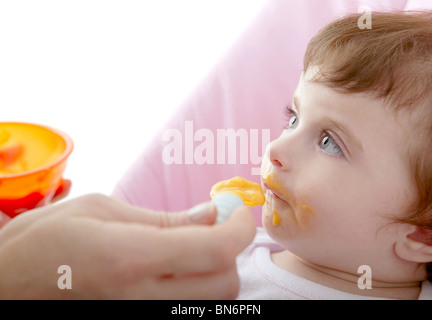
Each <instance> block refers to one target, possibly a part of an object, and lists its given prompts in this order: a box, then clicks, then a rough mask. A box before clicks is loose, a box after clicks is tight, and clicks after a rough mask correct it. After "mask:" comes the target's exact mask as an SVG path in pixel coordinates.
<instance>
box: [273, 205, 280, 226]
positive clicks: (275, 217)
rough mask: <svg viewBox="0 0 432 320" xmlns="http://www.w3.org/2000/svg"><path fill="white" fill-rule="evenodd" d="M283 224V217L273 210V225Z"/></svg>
mask: <svg viewBox="0 0 432 320" xmlns="http://www.w3.org/2000/svg"><path fill="white" fill-rule="evenodd" d="M280 222H281V217H280V215H279V214H278V213H277V211H276V210H274V209H273V225H274V226H277V225H279V223H280Z"/></svg>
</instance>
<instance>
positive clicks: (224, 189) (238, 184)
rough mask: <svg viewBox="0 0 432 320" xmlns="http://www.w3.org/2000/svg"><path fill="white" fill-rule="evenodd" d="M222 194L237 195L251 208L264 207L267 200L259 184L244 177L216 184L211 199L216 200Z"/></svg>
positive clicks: (211, 192)
mask: <svg viewBox="0 0 432 320" xmlns="http://www.w3.org/2000/svg"><path fill="white" fill-rule="evenodd" d="M221 193H232V194H235V195H236V196H238V197H239V198H240V199H242V200H243V202H244V204H245V205H246V206H249V207H254V206H262V205H263V204H264V203H265V200H266V199H265V197H264V193H263V191H262V189H261V186H260V185H259V184H258V183H255V182H252V181H249V180H247V179H245V178H242V177H234V178H231V179H228V180H223V181H220V182H218V183H216V184H215V185H214V186H213V187H212V188H211V191H210V197H211V198H212V199H214V197H216V196H217V195H218V194H221Z"/></svg>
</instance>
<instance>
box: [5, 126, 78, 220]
mask: <svg viewBox="0 0 432 320" xmlns="http://www.w3.org/2000/svg"><path fill="white" fill-rule="evenodd" d="M72 150H73V142H72V139H71V138H70V137H69V136H68V135H66V134H65V133H63V132H61V131H58V130H56V129H52V128H49V127H46V126H41V125H37V124H30V123H18V122H0V211H2V212H4V213H6V214H7V215H8V216H10V217H11V218H13V217H15V216H16V215H18V214H20V213H22V212H25V211H27V210H30V209H34V208H37V207H40V206H43V205H46V204H48V203H49V202H50V201H51V200H52V198H53V197H54V195H56V194H57V193H58V192H59V190H62V189H63V183H64V181H65V180H63V173H64V171H65V169H66V162H67V159H68V157H69V155H70V154H71V152H72Z"/></svg>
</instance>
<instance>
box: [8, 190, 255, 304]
mask: <svg viewBox="0 0 432 320" xmlns="http://www.w3.org/2000/svg"><path fill="white" fill-rule="evenodd" d="M216 215H217V212H216V208H215V207H214V206H213V205H212V204H211V203H207V205H205V204H203V205H200V206H198V207H195V208H194V209H192V210H189V211H185V212H180V213H174V214H173V213H163V212H152V211H149V210H146V209H142V208H137V207H133V206H131V205H129V204H126V203H123V202H120V201H118V200H116V199H113V198H110V197H107V196H103V195H88V196H84V197H81V198H77V199H73V200H70V201H66V202H62V203H59V204H56V205H50V206H47V207H43V208H39V209H34V210H31V211H28V212H26V213H23V214H21V215H20V216H18V217H16V218H14V219H12V221H10V222H9V223H8V224H7V225H6V226H5V227H4V228H3V229H1V230H0V261H1V263H0V274H1V275H2V276H1V277H0V299H230V298H235V297H236V295H237V293H238V287H239V280H238V275H237V271H236V262H235V259H236V256H237V255H238V254H239V253H240V252H241V251H242V250H243V249H244V248H245V247H246V246H247V245H248V244H249V243H250V242H251V241H252V239H253V237H254V234H255V220H254V218H253V216H252V214H251V212H250V209H248V208H246V207H244V208H239V209H237V210H236V211H235V212H234V213H233V214H232V216H231V217H230V219H228V220H227V221H225V222H223V223H220V224H217V225H212V224H213V223H214V221H215V219H216ZM198 224H199V225H198ZM62 265H67V266H69V267H70V270H71V275H72V277H71V284H72V288H71V289H63V290H61V289H59V287H58V285H57V283H58V279H59V277H60V276H62V275H61V274H59V273H57V271H58V268H59V266H62Z"/></svg>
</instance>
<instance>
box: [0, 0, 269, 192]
mask: <svg viewBox="0 0 432 320" xmlns="http://www.w3.org/2000/svg"><path fill="white" fill-rule="evenodd" d="M265 1H266V0H141V1H128V0H121V1H120V0H117V1H110V0H100V1H96V0H69V1H64V0H52V1H39V0H38V1H36V0H31V1H29V0H27V1H20V0H13V1H6V0H0V121H20V122H31V123H38V124H42V125H47V126H51V127H54V128H57V129H59V130H61V131H64V132H65V133H67V134H69V135H70V136H71V138H72V139H73V141H74V145H75V148H74V151H73V153H72V155H71V156H70V158H69V161H68V167H67V169H66V172H65V175H64V176H65V178H69V179H71V180H72V182H73V187H72V190H71V193H70V195H69V197H68V198H71V197H76V196H79V195H82V194H86V193H89V192H101V193H105V194H110V193H111V191H112V190H113V188H114V186H115V184H116V182H117V181H118V180H119V179H120V177H121V176H122V174H123V173H124V171H125V170H126V169H127V168H128V167H129V166H130V165H131V163H132V162H133V160H135V158H136V157H137V156H138V154H139V153H140V152H141V151H142V150H143V148H144V147H145V146H146V144H147V143H149V142H150V141H151V139H152V138H153V137H154V135H155V133H156V131H157V130H158V129H160V127H161V126H162V125H163V123H164V121H166V119H167V117H168V116H169V115H170V114H172V112H173V109H174V108H176V107H178V106H179V105H180V104H181V102H182V101H183V99H185V98H186V97H187V96H188V94H189V93H190V92H191V91H192V90H193V89H194V87H195V86H196V85H197V84H198V83H199V81H200V80H201V79H202V78H203V77H204V76H205V75H206V74H207V72H208V71H209V70H210V69H211V68H212V66H213V65H214V64H215V63H216V62H217V61H218V59H219V58H220V57H221V55H223V54H224V53H225V52H226V50H227V49H228V48H229V47H230V46H231V45H232V43H233V42H234V41H235V40H236V39H237V38H238V36H239V35H240V34H241V33H242V32H243V31H244V29H245V28H246V27H247V26H248V24H249V23H250V22H251V20H252V19H253V18H254V17H255V16H256V15H257V13H258V12H259V10H260V9H261V8H262V6H263V5H264V3H265Z"/></svg>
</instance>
